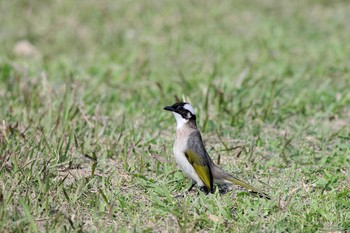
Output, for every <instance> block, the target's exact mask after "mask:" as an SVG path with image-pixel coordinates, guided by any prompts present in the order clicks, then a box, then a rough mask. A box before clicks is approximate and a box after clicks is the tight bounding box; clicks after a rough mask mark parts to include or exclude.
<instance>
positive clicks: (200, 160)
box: [185, 131, 213, 191]
mask: <svg viewBox="0 0 350 233" xmlns="http://www.w3.org/2000/svg"><path fill="white" fill-rule="evenodd" d="M185 154H186V157H187V159H188V161H189V162H190V164H191V165H192V166H193V168H194V170H195V171H196V173H197V175H198V176H199V178H200V179H201V180H202V181H203V183H204V184H205V186H207V188H208V189H209V190H210V191H212V189H213V175H212V173H211V169H210V162H211V160H210V157H209V155H208V153H207V152H206V150H205V148H204V145H203V141H202V137H201V135H200V133H199V131H194V132H192V133H191V135H190V137H189V139H188V143H187V150H186V152H185Z"/></svg>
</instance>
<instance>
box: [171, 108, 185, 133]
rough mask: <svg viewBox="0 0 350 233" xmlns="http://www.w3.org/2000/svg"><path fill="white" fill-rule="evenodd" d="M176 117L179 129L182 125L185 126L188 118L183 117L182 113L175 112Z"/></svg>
mask: <svg viewBox="0 0 350 233" xmlns="http://www.w3.org/2000/svg"><path fill="white" fill-rule="evenodd" d="M173 114H174V116H175V119H176V128H177V129H179V128H181V127H182V126H184V125H185V124H186V123H187V122H188V119H185V118H183V117H182V116H181V115H180V114H178V113H176V112H173Z"/></svg>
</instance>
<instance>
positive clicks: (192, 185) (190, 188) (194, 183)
mask: <svg viewBox="0 0 350 233" xmlns="http://www.w3.org/2000/svg"><path fill="white" fill-rule="evenodd" d="M196 184H197V182H196V181H192V184H191V187H189V189H187V191H186V193H189V192H191V190H192V189H193V187H194V186H195V185H196Z"/></svg>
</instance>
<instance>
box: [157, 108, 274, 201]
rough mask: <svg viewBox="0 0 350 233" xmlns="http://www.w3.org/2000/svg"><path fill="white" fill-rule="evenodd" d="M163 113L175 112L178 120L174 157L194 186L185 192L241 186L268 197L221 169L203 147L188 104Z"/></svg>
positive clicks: (209, 190)
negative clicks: (215, 186) (229, 185)
mask: <svg viewBox="0 0 350 233" xmlns="http://www.w3.org/2000/svg"><path fill="white" fill-rule="evenodd" d="M164 110H167V111H170V112H172V113H173V115H174V117H175V119H176V134H175V140H174V145H173V155H174V158H175V160H176V163H177V164H178V166H179V167H180V168H181V170H182V171H183V172H184V173H185V175H187V176H188V177H189V178H190V179H191V181H192V183H191V186H190V187H189V189H188V190H187V191H186V193H189V192H190V191H191V190H192V188H193V187H194V186H195V185H198V186H199V188H200V190H201V191H203V192H204V193H205V194H208V193H214V192H215V189H214V183H215V184H218V185H224V184H235V185H239V186H242V187H244V188H246V189H248V190H250V191H251V192H253V193H256V194H258V195H259V196H264V197H267V198H269V197H268V195H267V194H265V193H263V192H261V191H260V190H259V189H257V188H255V187H253V186H252V185H250V184H248V183H246V182H244V181H241V180H239V179H237V178H235V177H234V176H232V175H230V174H229V173H227V172H226V171H224V170H223V169H221V168H220V167H218V166H217V165H216V164H215V163H214V162H213V160H212V159H211V157H210V156H209V154H208V152H207V151H206V149H205V147H204V143H203V140H202V136H201V133H200V131H199V129H198V127H197V123H196V114H195V111H194V108H193V106H192V105H191V104H190V103H188V102H177V103H175V104H173V105H171V106H166V107H164Z"/></svg>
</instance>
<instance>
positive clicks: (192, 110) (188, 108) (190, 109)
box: [184, 103, 196, 115]
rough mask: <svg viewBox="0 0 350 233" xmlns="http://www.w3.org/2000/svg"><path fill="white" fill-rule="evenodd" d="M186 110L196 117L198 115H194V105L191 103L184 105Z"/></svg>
mask: <svg viewBox="0 0 350 233" xmlns="http://www.w3.org/2000/svg"><path fill="white" fill-rule="evenodd" d="M184 109H186V110H188V111H190V112H191V113H192V115H196V114H195V113H194V109H193V107H192V105H190V104H189V103H187V104H185V105H184Z"/></svg>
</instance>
